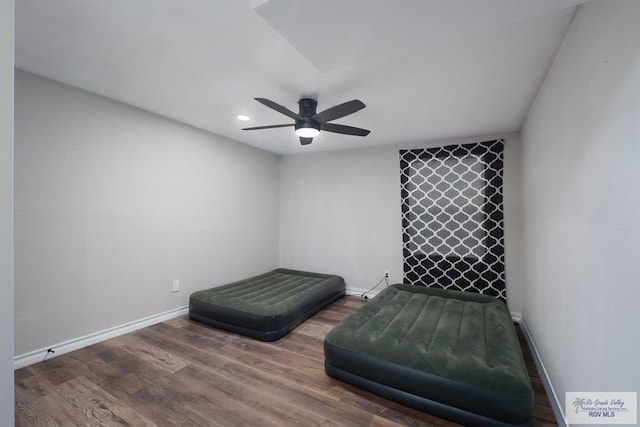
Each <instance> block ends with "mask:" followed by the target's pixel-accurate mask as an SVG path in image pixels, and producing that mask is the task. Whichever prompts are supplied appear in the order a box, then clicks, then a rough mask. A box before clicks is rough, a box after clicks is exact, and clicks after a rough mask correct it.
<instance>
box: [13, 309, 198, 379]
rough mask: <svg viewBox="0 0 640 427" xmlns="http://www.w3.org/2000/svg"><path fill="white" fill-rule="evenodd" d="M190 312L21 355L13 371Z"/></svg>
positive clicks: (149, 319) (157, 316)
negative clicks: (50, 350) (50, 351)
mask: <svg viewBox="0 0 640 427" xmlns="http://www.w3.org/2000/svg"><path fill="white" fill-rule="evenodd" d="M188 312H189V307H188V306H184V307H179V308H175V309H173V310H169V311H165V312H164V313H159V314H154V315H153V316H149V317H145V318H143V319H139V320H134V321H133V322H129V323H125V324H124V325H120V326H115V327H113V328H109V329H105V330H103V331H99V332H94V333H92V334H89V335H85V336H83V337H79V338H74V339H72V340H69V341H64V342H61V343H58V344H52V345H50V346H48V347H46V348H42V349H40V350H35V351H30V352H29V353H25V354H21V355H19V356H15V357H14V358H13V369H20V368H24V367H25V366H29V365H33V364H34V363H38V362H42V361H43V360H45V359H50V358H52V357H55V356H60V355H62V354H65V353H69V352H72V351H74V350H78V349H81V348H83V347H87V346H90V345H92V344H96V343H99V342H101V341H106V340H108V339H111V338H115V337H117V336H120V335H124V334H128V333H129V332H133V331H137V330H138V329H142V328H146V327H147V326H151V325H155V324H156V323H160V322H164V321H165V320H169V319H173V318H174V317H178V316H182V315H185V314H187V313H188ZM49 349H52V350H54V351H55V353H53V354H48V350H49Z"/></svg>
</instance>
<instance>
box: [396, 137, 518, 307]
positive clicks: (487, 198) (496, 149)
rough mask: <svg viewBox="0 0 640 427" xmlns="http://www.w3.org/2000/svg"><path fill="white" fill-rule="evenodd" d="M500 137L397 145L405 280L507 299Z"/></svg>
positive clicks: (406, 281)
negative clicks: (434, 145)
mask: <svg viewBox="0 0 640 427" xmlns="http://www.w3.org/2000/svg"><path fill="white" fill-rule="evenodd" d="M503 153H504V141H503V140H501V139H499V140H495V141H485V142H480V143H473V144H461V145H450V146H446V147H437V148H427V149H413V150H400V172H401V174H400V181H401V187H402V189H401V194H402V229H403V233H402V234H403V257H404V279H405V283H410V284H414V285H424V286H432V287H438V288H444V289H452V290H458V291H467V292H478V293H482V294H488V295H491V296H494V297H497V298H500V299H502V300H503V301H504V300H506V289H505V266H504V213H503V203H502V198H503V192H502V176H503Z"/></svg>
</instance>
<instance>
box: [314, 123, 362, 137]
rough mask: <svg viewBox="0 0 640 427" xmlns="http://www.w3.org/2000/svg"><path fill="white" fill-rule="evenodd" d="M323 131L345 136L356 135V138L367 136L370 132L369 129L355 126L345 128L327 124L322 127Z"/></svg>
mask: <svg viewBox="0 0 640 427" xmlns="http://www.w3.org/2000/svg"><path fill="white" fill-rule="evenodd" d="M322 130H323V131H327V132H333V133H343V134H345V135H355V136H367V135H369V132H371V131H370V130H368V129H362V128H356V127H353V126H345V125H338V124H335V123H325V124H323V125H322Z"/></svg>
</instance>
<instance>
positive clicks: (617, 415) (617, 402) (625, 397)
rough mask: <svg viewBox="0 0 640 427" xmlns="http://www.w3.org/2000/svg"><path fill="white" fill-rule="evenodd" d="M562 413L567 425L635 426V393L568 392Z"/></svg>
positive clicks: (636, 405) (636, 415) (636, 397)
mask: <svg viewBox="0 0 640 427" xmlns="http://www.w3.org/2000/svg"><path fill="white" fill-rule="evenodd" d="M564 413H565V414H566V416H567V423H569V424H634V425H635V424H637V423H638V393H637V392H620V391H611V392H590V391H581V392H574V391H568V392H566V393H565V401H564Z"/></svg>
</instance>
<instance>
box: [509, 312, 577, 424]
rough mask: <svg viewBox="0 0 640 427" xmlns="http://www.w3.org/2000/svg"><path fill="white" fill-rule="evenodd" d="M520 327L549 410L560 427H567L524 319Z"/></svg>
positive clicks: (558, 401)
mask: <svg viewBox="0 0 640 427" xmlns="http://www.w3.org/2000/svg"><path fill="white" fill-rule="evenodd" d="M519 323H520V327H521V328H522V332H523V333H524V338H525V340H526V341H527V344H528V345H529V349H530V350H531V355H532V356H533V361H534V363H535V364H536V368H537V369H538V374H539V375H540V380H541V381H542V385H543V386H544V390H545V392H546V393H547V396H548V397H549V403H551V409H552V410H553V415H555V417H556V422H557V423H558V426H560V427H567V425H568V424H567V419H566V418H565V416H564V412H563V411H562V407H563V405H562V404H561V403H560V399H558V394H557V393H556V391H555V389H554V388H553V384H552V383H551V379H550V378H549V374H548V373H547V369H546V368H545V366H544V363H543V362H542V359H541V358H540V354H539V353H538V348H537V347H536V343H535V342H534V341H533V337H532V336H531V334H530V333H529V329H527V324H526V323H525V321H524V319H521V320H520V322H519Z"/></svg>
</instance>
